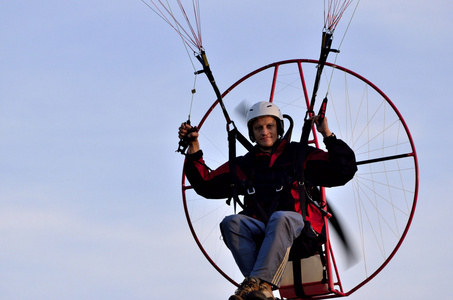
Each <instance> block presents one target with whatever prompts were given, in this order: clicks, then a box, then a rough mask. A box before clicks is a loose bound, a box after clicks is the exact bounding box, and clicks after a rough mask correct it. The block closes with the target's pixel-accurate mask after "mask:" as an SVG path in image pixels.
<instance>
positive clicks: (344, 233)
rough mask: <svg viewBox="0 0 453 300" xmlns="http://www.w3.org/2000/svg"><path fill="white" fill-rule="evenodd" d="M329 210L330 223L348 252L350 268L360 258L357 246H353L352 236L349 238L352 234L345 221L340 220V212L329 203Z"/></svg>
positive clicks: (348, 265)
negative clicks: (356, 249)
mask: <svg viewBox="0 0 453 300" xmlns="http://www.w3.org/2000/svg"><path fill="white" fill-rule="evenodd" d="M326 202H327V200H326ZM327 211H328V212H329V213H330V214H331V215H332V217H331V218H329V223H330V225H331V227H332V228H333V229H334V230H335V232H336V233H337V235H338V237H339V239H340V241H341V243H342V245H343V248H344V250H345V253H346V259H347V267H348V268H350V267H352V266H353V265H355V264H356V263H357V262H358V260H359V255H358V254H357V252H356V251H355V248H354V247H353V246H352V244H351V240H350V238H348V236H351V233H350V231H349V230H347V228H346V226H345V225H344V222H342V221H341V220H340V218H339V217H338V214H337V213H336V212H335V211H334V209H332V206H331V205H327Z"/></svg>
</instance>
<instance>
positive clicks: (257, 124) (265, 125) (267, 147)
mask: <svg viewBox="0 0 453 300" xmlns="http://www.w3.org/2000/svg"><path fill="white" fill-rule="evenodd" d="M252 129H253V136H254V137H255V140H256V142H257V144H258V145H259V146H260V148H261V150H263V151H266V152H270V151H271V147H272V146H273V145H274V143H275V142H276V141H277V139H278V133H277V121H276V120H275V119H274V118H273V117H270V116H264V117H258V118H257V119H256V120H255V121H254V122H253V125H252Z"/></svg>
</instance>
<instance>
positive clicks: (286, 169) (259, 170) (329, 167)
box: [184, 137, 357, 233]
mask: <svg viewBox="0 0 453 300" xmlns="http://www.w3.org/2000/svg"><path fill="white" fill-rule="evenodd" d="M324 143H325V145H326V148H327V150H328V152H324V151H322V150H320V149H316V148H314V147H311V146H307V149H306V156H305V161H304V164H303V166H304V179H305V180H304V182H305V185H306V186H308V187H310V188H311V187H316V186H324V187H333V186H340V185H344V184H345V183H346V182H348V181H349V180H350V179H352V177H353V176H354V174H355V172H356V171H357V166H356V161H355V155H354V152H353V151H352V150H351V148H349V146H348V145H346V143H344V142H343V141H342V140H339V139H337V138H336V137H329V138H326V139H325V140H324ZM300 151H301V145H300V144H299V143H296V142H291V143H289V142H288V141H286V140H280V141H278V142H277V143H276V145H275V146H274V150H273V151H272V153H265V152H261V151H259V148H258V147H257V146H255V147H254V148H253V149H252V151H250V152H249V153H247V154H246V155H244V156H239V157H237V159H236V174H237V179H238V180H239V181H238V183H239V184H237V188H238V194H240V195H244V204H245V207H244V210H243V211H242V212H240V213H242V214H246V215H248V216H251V217H254V218H257V219H263V218H264V217H265V216H263V212H264V214H265V215H266V214H268V216H270V214H271V213H272V212H274V211H278V210H286V211H297V212H299V213H301V212H302V209H301V204H300V202H299V188H298V181H297V178H296V176H297V168H298V166H300V165H301V164H298V163H297V160H298V158H299V152H300ZM184 172H185V174H186V176H187V178H188V180H189V182H190V183H191V185H192V187H193V188H194V190H195V191H196V192H197V193H198V194H199V195H201V196H203V197H205V198H211V199H222V198H229V197H231V196H232V190H231V183H232V177H231V174H230V170H229V163H228V162H227V163H225V164H223V165H222V166H220V167H219V168H217V169H216V170H213V171H212V170H210V169H209V168H208V167H207V166H206V165H205V163H204V160H203V152H202V151H198V152H196V153H194V154H191V155H187V156H186V162H185V165H184ZM313 196H314V197H317V196H318V195H316V194H315V195H313ZM306 221H309V222H310V224H311V225H312V227H313V229H314V230H315V231H317V232H318V233H321V229H322V227H323V225H324V220H323V217H322V214H321V212H320V211H319V210H318V209H317V208H316V207H315V206H313V205H312V204H309V205H308V207H307V216H306Z"/></svg>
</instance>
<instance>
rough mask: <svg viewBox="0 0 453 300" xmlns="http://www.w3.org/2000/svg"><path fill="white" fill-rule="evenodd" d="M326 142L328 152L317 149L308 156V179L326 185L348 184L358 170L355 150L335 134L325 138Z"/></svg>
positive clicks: (306, 164) (315, 183)
mask: <svg viewBox="0 0 453 300" xmlns="http://www.w3.org/2000/svg"><path fill="white" fill-rule="evenodd" d="M324 143H325V145H326V148H327V151H328V152H324V151H322V150H319V149H317V150H315V151H312V152H310V153H309V154H308V155H307V157H306V160H305V171H304V173H305V178H306V180H307V181H311V182H312V183H313V185H316V186H324V187H333V186H340V185H344V184H346V183H347V182H348V181H349V180H351V179H352V178H353V177H354V174H355V173H356V171H357V164H356V160H355V154H354V152H353V151H352V149H351V148H350V147H349V146H348V145H347V144H346V143H345V142H344V141H342V140H340V139H337V138H336V137H335V136H333V137H328V138H326V139H324Z"/></svg>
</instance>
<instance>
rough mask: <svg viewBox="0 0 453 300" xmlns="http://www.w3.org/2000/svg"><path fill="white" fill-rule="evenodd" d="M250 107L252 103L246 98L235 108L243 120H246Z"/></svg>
mask: <svg viewBox="0 0 453 300" xmlns="http://www.w3.org/2000/svg"><path fill="white" fill-rule="evenodd" d="M250 107H251V105H250V103H249V102H248V101H247V100H246V99H244V100H242V101H241V102H240V103H239V104H238V105H237V106H236V107H235V108H234V112H235V113H236V114H237V115H238V116H239V117H240V118H241V121H244V122H245V120H246V117H247V112H248V110H249V109H250Z"/></svg>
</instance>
